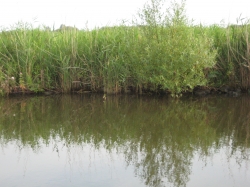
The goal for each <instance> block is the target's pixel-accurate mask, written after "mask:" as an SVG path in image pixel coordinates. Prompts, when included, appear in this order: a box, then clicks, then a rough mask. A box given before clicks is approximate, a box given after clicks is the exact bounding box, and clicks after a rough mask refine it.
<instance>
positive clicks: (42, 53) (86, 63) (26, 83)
mask: <svg viewBox="0 0 250 187" xmlns="http://www.w3.org/2000/svg"><path fill="white" fill-rule="evenodd" d="M161 3H162V1H161V0H152V1H151V2H150V3H149V4H146V5H145V6H144V7H143V9H142V10H141V11H140V12H139V14H138V15H139V18H140V19H139V21H136V22H135V24H134V25H133V26H126V25H120V26H116V27H104V28H101V29H94V30H84V31H83V30H78V29H74V28H70V27H67V29H63V28H64V27H63V28H62V29H59V30H57V31H50V30H48V29H43V28H35V29H34V28H32V26H30V25H27V24H20V25H18V26H17V27H16V28H15V29H13V30H10V31H2V32H1V33H0V44H1V45H0V93H2V94H9V93H13V92H44V91H46V90H53V91H59V92H70V91H72V90H77V91H86V90H89V91H93V92H95V91H98V92H105V93H120V92H127V91H134V92H138V93H142V92H143V91H150V92H164V93H166V92H169V93H171V94H172V95H175V96H178V95H180V94H181V93H183V92H187V91H192V90H193V89H194V88H195V87H197V86H217V87H218V86H221V85H224V84H227V85H230V86H232V87H236V86H237V87H240V88H242V89H249V88H250V80H249V78H248V77H249V73H250V72H249V63H250V47H249V38H248V33H249V31H250V27H249V25H247V24H243V25H242V26H233V27H232V26H229V27H227V28H223V27H220V26H216V25H215V26H209V27H205V26H202V25H200V26H194V25H192V23H190V22H189V21H188V19H187V17H186V16H185V9H184V8H185V4H184V3H182V4H177V3H172V5H171V7H170V9H167V11H163V10H161V7H164V6H162V4H161ZM65 28H66V27H65Z"/></svg>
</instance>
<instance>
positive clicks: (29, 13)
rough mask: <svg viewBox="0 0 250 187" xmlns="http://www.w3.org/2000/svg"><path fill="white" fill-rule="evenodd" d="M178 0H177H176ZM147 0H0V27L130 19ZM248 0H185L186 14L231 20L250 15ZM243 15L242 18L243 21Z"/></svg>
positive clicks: (224, 21)
mask: <svg viewBox="0 0 250 187" xmlns="http://www.w3.org/2000/svg"><path fill="white" fill-rule="evenodd" d="M166 1H167V2H170V0H166ZM177 1H178V0H177ZM146 2H147V0H0V26H1V28H11V27H15V25H16V24H17V23H18V22H23V23H29V24H32V25H33V26H34V27H37V26H39V25H40V26H42V25H46V26H49V27H51V28H53V27H54V28H55V29H57V28H59V27H60V25H61V24H65V25H68V26H76V27H77V28H79V29H85V28H89V29H91V28H94V27H102V26H112V25H115V24H119V23H121V21H122V20H125V21H128V22H131V20H132V19H133V18H135V17H136V16H137V13H138V11H139V9H141V8H143V5H144V4H145V3H146ZM249 7H250V0H186V15H187V17H188V18H189V19H190V20H193V23H194V24H199V23H202V24H204V25H210V24H224V25H227V24H228V23H231V24H235V23H236V22H237V19H239V18H250V11H249ZM245 20H246V19H244V20H243V22H244V21H245Z"/></svg>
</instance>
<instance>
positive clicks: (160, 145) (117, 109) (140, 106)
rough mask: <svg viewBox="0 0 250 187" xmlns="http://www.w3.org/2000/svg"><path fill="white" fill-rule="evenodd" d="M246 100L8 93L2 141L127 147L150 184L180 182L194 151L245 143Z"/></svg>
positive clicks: (0, 124) (2, 104)
mask: <svg viewBox="0 0 250 187" xmlns="http://www.w3.org/2000/svg"><path fill="white" fill-rule="evenodd" d="M229 100H230V102H228V101H229ZM248 102H249V101H248V99H247V98H242V99H239V98H237V99H235V98H231V99H229V98H218V99H217V98H215V99H213V98H211V99H202V98H201V99H197V100H196V99H193V100H192V101H188V100H185V99H184V98H183V99H181V100H172V99H171V100H169V99H164V98H147V97H142V98H136V97H135V96H127V97H111V96H109V97H108V98H107V100H106V101H105V102H103V99H102V97H101V96H98V95H91V96H90V95H86V96H74V95H73V96H55V97H34V98H21V99H20V98H11V99H5V100H0V110H1V112H0V137H1V138H0V140H1V144H4V143H8V142H10V141H13V140H18V142H20V145H19V146H20V147H24V146H31V147H33V149H34V150H37V149H39V146H40V144H41V140H43V143H46V142H49V141H50V139H51V138H54V139H56V138H58V137H59V139H61V140H63V141H64V142H66V145H68V146H70V145H72V144H79V145H81V144H82V143H91V144H93V145H94V146H95V148H98V147H100V146H105V148H106V149H107V150H112V149H116V150H117V151H118V152H120V153H123V154H124V156H125V158H126V162H127V164H128V165H131V164H132V165H134V166H135V173H136V175H138V176H140V177H141V178H142V179H143V180H144V182H145V183H146V184H147V185H148V186H161V184H162V180H163V179H164V178H167V180H168V181H169V182H170V183H172V184H173V185H174V186H182V185H185V184H186V183H187V181H188V180H189V174H190V173H191V170H190V169H191V160H192V158H193V156H194V153H195V152H196V151H199V152H201V153H202V155H204V157H205V156H206V155H208V154H213V151H212V150H216V149H220V148H221V146H224V144H225V143H227V142H228V140H229V139H230V140H231V141H232V142H233V144H234V147H235V150H236V149H240V148H242V149H245V148H244V147H246V146H247V147H248V144H247V140H248V135H249V130H247V129H248V128H249V123H248V119H249V118H248V117H247V116H248V112H247V111H250V110H248V107H249V106H250V105H248V104H247V103H248ZM239 116H240V118H239ZM226 145H227V144H226ZM242 154H244V152H242ZM229 156H234V153H233V152H231V155H229ZM243 156H244V155H243Z"/></svg>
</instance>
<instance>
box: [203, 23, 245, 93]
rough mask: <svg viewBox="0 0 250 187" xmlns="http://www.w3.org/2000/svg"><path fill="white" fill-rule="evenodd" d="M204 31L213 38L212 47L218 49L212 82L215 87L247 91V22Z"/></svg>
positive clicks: (214, 27)
mask: <svg viewBox="0 0 250 187" xmlns="http://www.w3.org/2000/svg"><path fill="white" fill-rule="evenodd" d="M204 29H205V28H204ZM206 29H207V30H208V33H209V34H210V36H212V37H213V38H214V46H215V48H217V49H218V54H217V59H216V66H215V67H214V71H213V76H212V79H211V80H212V82H213V83H214V84H215V85H223V84H226V85H229V86H232V87H240V88H242V89H245V90H246V89H249V88H250V78H249V76H250V71H249V70H250V69H249V65H250V64H249V63H250V58H249V57H250V48H249V44H250V40H249V32H250V25H249V21H246V22H244V23H240V24H238V25H228V27H226V28H224V27H219V26H216V25H213V26H210V27H209V28H206Z"/></svg>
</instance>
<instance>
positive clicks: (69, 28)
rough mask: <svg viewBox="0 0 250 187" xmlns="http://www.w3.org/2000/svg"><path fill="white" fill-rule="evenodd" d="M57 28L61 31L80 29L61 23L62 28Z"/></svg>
mask: <svg viewBox="0 0 250 187" xmlns="http://www.w3.org/2000/svg"><path fill="white" fill-rule="evenodd" d="M57 30H59V31H65V30H77V31H78V30H79V29H78V28H76V27H72V26H66V25H64V24H61V26H60V28H59V29H57Z"/></svg>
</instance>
